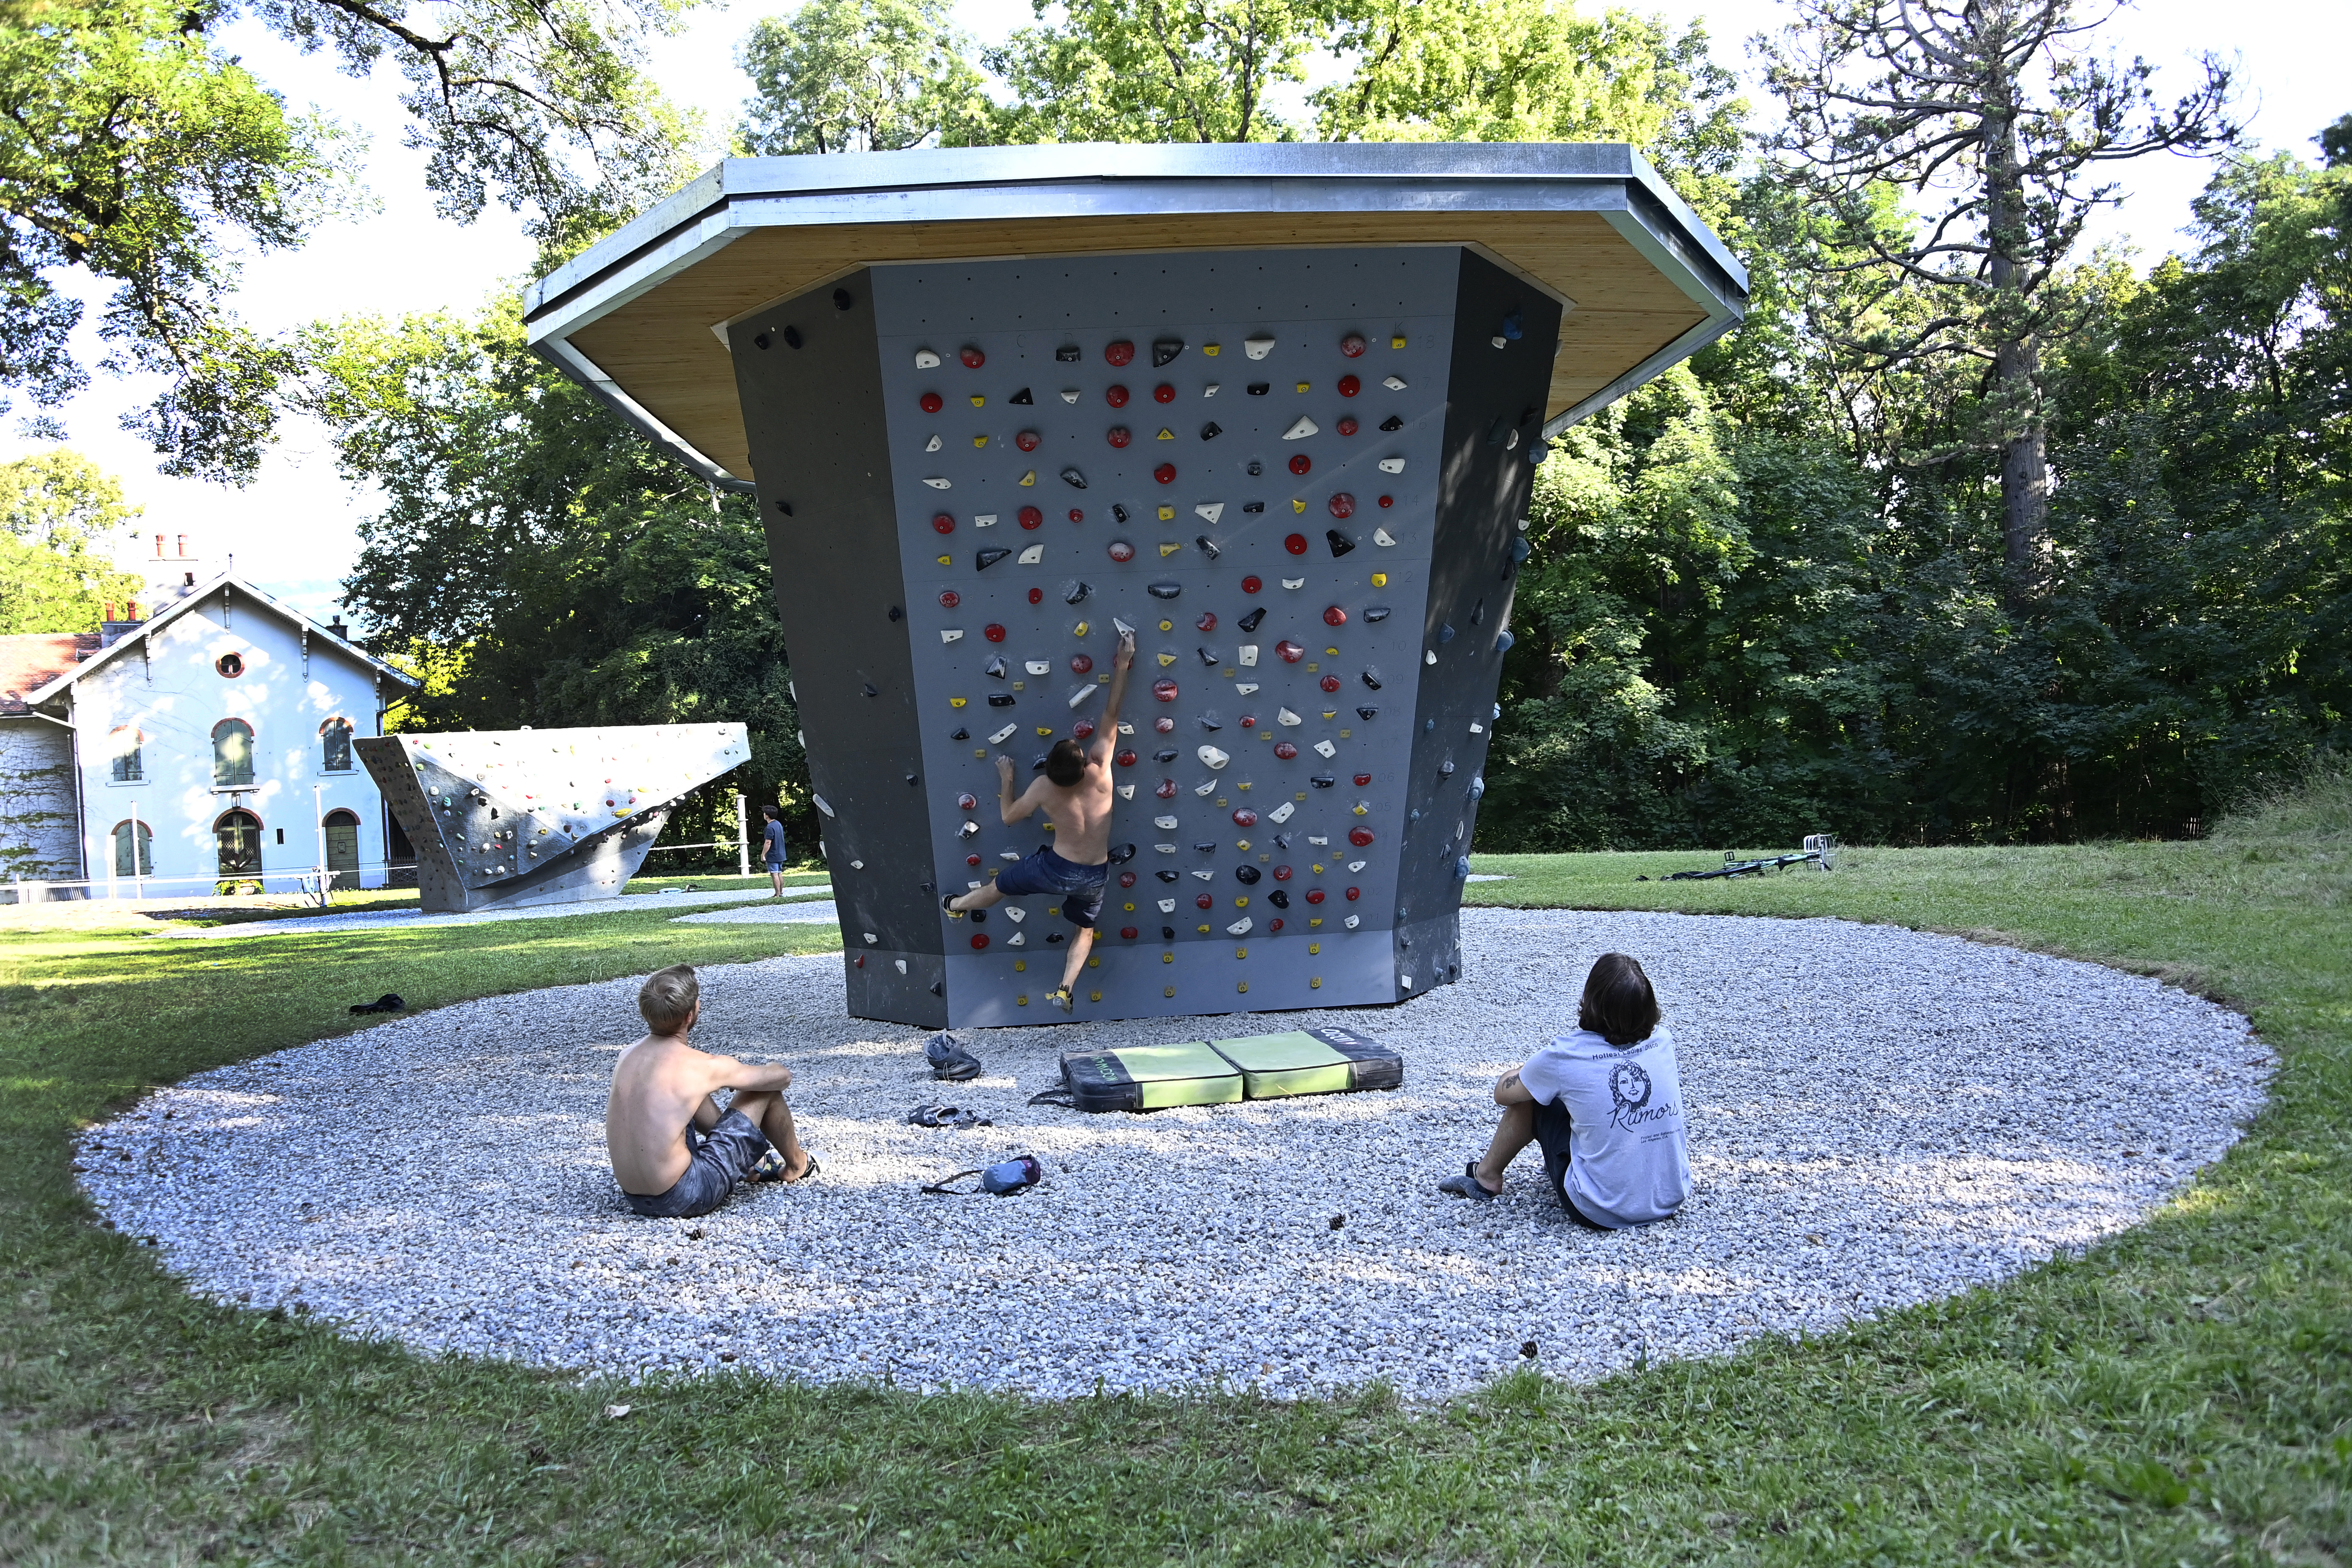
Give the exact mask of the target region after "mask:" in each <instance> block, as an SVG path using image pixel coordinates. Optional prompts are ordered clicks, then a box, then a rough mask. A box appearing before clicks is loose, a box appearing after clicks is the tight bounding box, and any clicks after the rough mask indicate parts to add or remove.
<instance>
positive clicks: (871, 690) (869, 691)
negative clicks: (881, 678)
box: [864, 680, 882, 697]
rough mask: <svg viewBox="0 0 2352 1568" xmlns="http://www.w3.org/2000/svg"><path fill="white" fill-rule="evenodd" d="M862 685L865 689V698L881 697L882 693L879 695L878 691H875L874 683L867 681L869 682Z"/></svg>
mask: <svg viewBox="0 0 2352 1568" xmlns="http://www.w3.org/2000/svg"><path fill="white" fill-rule="evenodd" d="M864 684H865V687H866V696H868V697H879V696H881V695H882V693H881V692H880V691H878V690H877V689H875V686H874V683H873V682H872V681H870V680H869V681H866V682H865V683H864Z"/></svg>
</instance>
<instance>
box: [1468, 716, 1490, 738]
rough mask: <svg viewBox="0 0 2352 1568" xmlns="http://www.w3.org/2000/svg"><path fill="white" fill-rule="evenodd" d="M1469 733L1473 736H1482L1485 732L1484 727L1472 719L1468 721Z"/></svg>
mask: <svg viewBox="0 0 2352 1568" xmlns="http://www.w3.org/2000/svg"><path fill="white" fill-rule="evenodd" d="M1470 732H1471V733H1472V734H1474V735H1483V734H1485V733H1486V726H1485V725H1483V724H1481V723H1479V722H1478V721H1476V720H1475V719H1473V720H1472V721H1470Z"/></svg>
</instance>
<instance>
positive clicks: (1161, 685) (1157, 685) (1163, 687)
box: [1151, 680, 1176, 702]
mask: <svg viewBox="0 0 2352 1568" xmlns="http://www.w3.org/2000/svg"><path fill="white" fill-rule="evenodd" d="M1151 695H1152V696H1154V697H1157V698H1158V699H1160V701H1162V702H1173V701H1175V700H1176V683H1175V682H1174V681H1172V680H1155V681H1153V682H1152V683H1151Z"/></svg>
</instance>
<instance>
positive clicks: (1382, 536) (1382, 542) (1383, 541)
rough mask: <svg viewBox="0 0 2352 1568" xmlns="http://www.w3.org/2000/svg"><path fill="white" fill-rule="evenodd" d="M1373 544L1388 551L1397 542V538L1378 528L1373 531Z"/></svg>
mask: <svg viewBox="0 0 2352 1568" xmlns="http://www.w3.org/2000/svg"><path fill="white" fill-rule="evenodd" d="M1372 542H1373V543H1374V544H1377V545H1379V546H1380V547H1381V549H1383V550H1386V549H1387V548H1388V547H1389V546H1390V545H1391V544H1394V543H1395V542H1396V538H1395V536H1394V535H1392V534H1391V533H1390V532H1389V531H1388V530H1387V529H1385V528H1376V529H1374V530H1372Z"/></svg>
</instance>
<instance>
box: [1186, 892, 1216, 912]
mask: <svg viewBox="0 0 2352 1568" xmlns="http://www.w3.org/2000/svg"><path fill="white" fill-rule="evenodd" d="M1192 902H1193V903H1194V904H1195V905H1196V906H1197V907H1199V908H1201V909H1204V910H1213V909H1215V908H1216V907H1217V900H1214V899H1213V898H1211V897H1209V895H1208V894H1206V893H1202V895H1201V896H1200V897H1199V898H1197V899H1194V900H1192Z"/></svg>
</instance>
